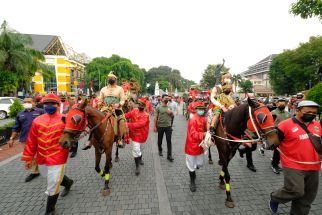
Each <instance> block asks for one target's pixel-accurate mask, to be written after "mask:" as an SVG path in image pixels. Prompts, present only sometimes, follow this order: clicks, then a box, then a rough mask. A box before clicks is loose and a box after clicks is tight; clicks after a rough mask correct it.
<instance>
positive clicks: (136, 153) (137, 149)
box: [132, 141, 144, 158]
mask: <svg viewBox="0 0 322 215" xmlns="http://www.w3.org/2000/svg"><path fill="white" fill-rule="evenodd" d="M132 144H133V148H132V155H133V157H135V158H137V157H140V156H141V155H142V151H143V149H144V146H143V145H144V143H138V142H135V141H132Z"/></svg>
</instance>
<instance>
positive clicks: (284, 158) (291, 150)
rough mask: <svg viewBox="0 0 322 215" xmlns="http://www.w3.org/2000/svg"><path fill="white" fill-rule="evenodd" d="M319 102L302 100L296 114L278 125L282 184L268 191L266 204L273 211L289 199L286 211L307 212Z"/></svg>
mask: <svg viewBox="0 0 322 215" xmlns="http://www.w3.org/2000/svg"><path fill="white" fill-rule="evenodd" d="M318 109H319V105H318V104H317V103H315V102H313V101H308V100H304V101H301V102H300V103H299V104H298V106H297V112H296V116H295V117H293V118H290V119H286V120H284V121H282V122H281V123H280V124H279V125H278V136H279V139H280V144H279V150H280V153H281V162H282V167H283V173H284V186H283V187H282V188H280V189H278V190H276V191H274V192H272V193H271V195H270V201H269V208H270V210H271V211H272V212H273V213H277V211H278V205H279V204H281V203H282V204H284V203H287V202H292V204H291V211H290V214H292V215H307V214H309V212H310V208H311V204H312V203H313V201H314V199H315V197H316V195H317V191H318V187H319V171H320V170H321V159H320V157H319V154H318V153H317V151H316V149H315V147H314V145H313V143H314V142H315V140H316V139H318V141H319V143H321V135H322V130H321V125H320V123H319V122H317V121H315V118H316V115H317V112H318Z"/></svg>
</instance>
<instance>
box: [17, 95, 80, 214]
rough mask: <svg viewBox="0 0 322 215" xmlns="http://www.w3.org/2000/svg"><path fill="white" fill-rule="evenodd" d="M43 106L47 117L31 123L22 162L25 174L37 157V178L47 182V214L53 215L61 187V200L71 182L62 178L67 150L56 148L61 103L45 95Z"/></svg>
mask: <svg viewBox="0 0 322 215" xmlns="http://www.w3.org/2000/svg"><path fill="white" fill-rule="evenodd" d="M43 102H44V107H45V112H46V113H45V114H43V115H41V116H39V117H37V118H36V119H35V120H34V121H33V122H32V125H31V129H30V132H29V134H28V138H27V141H26V145H25V149H24V151H23V155H22V157H21V160H23V161H25V162H26V163H25V167H26V169H27V170H28V169H30V168H31V165H32V159H33V158H34V157H36V159H37V164H38V166H39V172H40V174H41V175H42V176H43V177H46V178H47V190H46V192H45V193H46V194H47V195H48V197H47V206H46V214H54V213H55V205H56V202H57V199H58V195H59V188H60V185H62V186H64V187H65V189H64V190H63V192H62V194H61V196H66V195H67V194H68V192H69V190H70V188H71V186H72V184H73V183H74V182H73V180H71V179H69V178H68V177H67V176H66V175H64V167H65V163H66V162H67V157H68V152H69V150H68V149H64V148H62V147H61V146H60V145H59V144H58V142H59V139H60V137H61V136H62V135H63V132H64V128H65V124H64V123H63V121H62V115H61V113H60V112H59V104H60V100H59V98H58V96H57V95H55V94H48V95H47V96H46V97H45V98H44V100H43Z"/></svg>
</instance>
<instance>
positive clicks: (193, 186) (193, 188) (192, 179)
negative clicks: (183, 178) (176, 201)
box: [189, 171, 196, 192]
mask: <svg viewBox="0 0 322 215" xmlns="http://www.w3.org/2000/svg"><path fill="white" fill-rule="evenodd" d="M189 175H190V191H191V192H196V183H195V179H196V172H195V171H193V172H190V171H189Z"/></svg>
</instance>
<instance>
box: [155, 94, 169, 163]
mask: <svg viewBox="0 0 322 215" xmlns="http://www.w3.org/2000/svg"><path fill="white" fill-rule="evenodd" d="M168 102H169V98H168V95H167V94H163V95H162V104H160V105H159V106H158V107H157V108H156V111H155V115H154V128H153V130H154V132H158V149H159V156H163V153H162V140H163V134H164V133H165V137H166V140H167V149H168V155H167V159H168V160H169V161H170V162H173V160H174V159H173V157H172V143H171V136H172V128H171V120H172V115H173V112H172V111H171V109H170V108H169V107H168Z"/></svg>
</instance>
